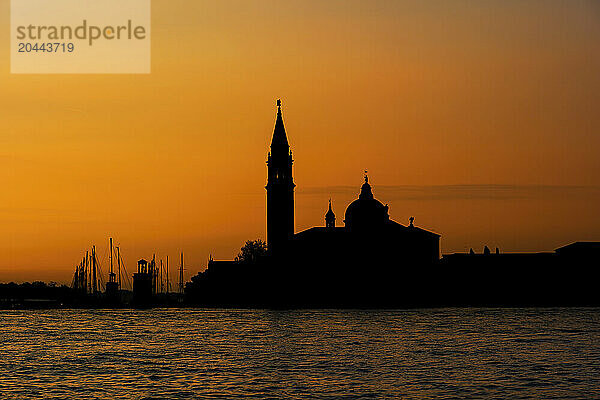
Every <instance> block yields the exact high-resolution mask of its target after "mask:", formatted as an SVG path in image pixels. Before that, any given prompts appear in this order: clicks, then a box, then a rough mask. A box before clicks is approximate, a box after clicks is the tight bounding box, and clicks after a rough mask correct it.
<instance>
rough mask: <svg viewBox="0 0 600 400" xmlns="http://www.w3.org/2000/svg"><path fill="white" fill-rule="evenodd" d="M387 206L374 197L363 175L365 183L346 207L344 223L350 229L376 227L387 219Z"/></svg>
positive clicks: (366, 178)
mask: <svg viewBox="0 0 600 400" xmlns="http://www.w3.org/2000/svg"><path fill="white" fill-rule="evenodd" d="M389 218H390V217H389V214H388V206H385V205H383V204H382V203H381V202H380V201H379V200H377V199H375V197H374V196H373V192H372V191H371V185H369V178H368V177H367V176H366V175H365V183H364V184H363V185H362V187H361V189H360V196H359V197H358V199H357V200H354V201H353V202H352V203H350V205H349V206H348V208H347V209H346V214H345V216H344V224H345V225H346V227H347V228H349V229H351V230H360V229H369V228H372V227H378V226H381V225H383V224H385V223H386V222H387V221H389Z"/></svg>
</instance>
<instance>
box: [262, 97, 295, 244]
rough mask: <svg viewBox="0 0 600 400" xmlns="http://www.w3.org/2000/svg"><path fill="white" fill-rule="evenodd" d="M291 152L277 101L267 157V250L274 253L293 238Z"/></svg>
mask: <svg viewBox="0 0 600 400" xmlns="http://www.w3.org/2000/svg"><path fill="white" fill-rule="evenodd" d="M292 163H293V160H292V152H291V150H290V145H289V144H288V140H287V135H286V133H285V127H284V126H283V117H282V115H281V100H277V119H276V121H275V129H274V131H273V139H272V140H271V151H270V152H269V156H268V158H267V186H266V187H265V188H266V189H267V248H268V249H269V251H270V252H277V251H278V249H280V248H281V247H282V244H283V245H285V242H286V241H287V240H288V239H289V238H291V237H292V236H293V235H294V187H295V186H296V185H295V184H294V179H293V177H292Z"/></svg>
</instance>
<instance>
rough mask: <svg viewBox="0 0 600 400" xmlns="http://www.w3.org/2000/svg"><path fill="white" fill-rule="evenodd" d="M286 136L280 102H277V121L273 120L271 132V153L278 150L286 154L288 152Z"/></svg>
mask: <svg viewBox="0 0 600 400" xmlns="http://www.w3.org/2000/svg"><path fill="white" fill-rule="evenodd" d="M289 147H290V145H289V143H288V140H287V134H286V133H285V126H284V125H283V115H282V113H281V100H279V99H278V100H277V119H276V120H275V129H274V130H273V139H272V140H271V152H272V153H275V152H277V150H278V149H282V150H285V153H286V154H287V152H288V150H289Z"/></svg>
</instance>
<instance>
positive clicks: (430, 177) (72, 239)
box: [0, 0, 600, 282]
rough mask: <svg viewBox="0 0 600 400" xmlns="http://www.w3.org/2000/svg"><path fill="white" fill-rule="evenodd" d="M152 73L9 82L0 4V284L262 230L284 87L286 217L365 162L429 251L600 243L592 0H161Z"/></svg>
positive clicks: (212, 249) (195, 262)
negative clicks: (291, 190) (288, 171)
mask: <svg viewBox="0 0 600 400" xmlns="http://www.w3.org/2000/svg"><path fill="white" fill-rule="evenodd" d="M152 13H153V19H152V73H151V74H150V75H11V74H10V73H9V65H10V60H9V22H10V17H9V1H8V0H0V54H3V55H4V56H3V57H0V179H1V182H2V193H1V194H0V281H9V280H33V279H42V280H50V279H53V280H57V281H61V282H67V281H70V279H71V274H72V270H73V267H74V265H75V264H76V263H77V262H78V261H79V259H80V257H81V255H82V254H83V252H84V251H85V249H86V248H88V247H89V246H91V245H92V244H96V245H97V246H98V248H99V254H100V255H101V256H102V254H104V253H105V251H106V250H105V249H106V247H107V244H108V237H109V235H112V236H113V237H114V238H115V241H116V242H118V243H120V245H121V248H122V251H123V255H124V257H125V261H126V262H127V267H128V268H129V270H130V271H132V270H133V268H134V261H135V260H136V259H138V258H141V257H146V258H148V257H151V254H152V253H153V252H156V254H157V256H158V257H164V255H166V254H168V255H169V256H170V258H171V260H175V259H176V257H177V254H178V252H179V251H180V249H183V250H184V251H185V253H186V260H187V263H188V266H189V270H188V272H187V274H186V275H187V277H189V275H191V274H195V273H196V272H197V271H198V270H200V269H203V268H204V267H205V265H206V260H207V259H208V256H209V254H213V256H214V257H215V258H232V257H233V256H234V255H235V254H236V252H237V249H238V248H239V247H240V245H241V244H242V243H243V241H244V240H246V239H251V238H258V237H260V238H263V239H264V238H265V192H264V185H265V182H266V165H265V160H266V154H267V151H268V145H269V141H270V135H271V133H272V130H273V124H274V121H275V111H276V108H275V100H276V99H277V98H281V99H282V102H283V112H284V121H285V125H286V129H287V132H288V137H289V140H290V143H291V146H292V150H293V152H294V158H295V160H296V162H295V164H294V165H295V169H294V175H295V181H296V184H297V189H298V190H297V193H296V229H297V230H301V229H305V228H307V227H310V226H313V225H322V224H323V216H324V213H325V211H326V207H327V199H328V198H329V197H330V196H331V197H332V198H333V204H334V211H335V212H336V214H337V216H338V222H339V223H341V220H342V219H343V212H344V209H345V206H346V205H347V204H348V203H349V202H350V201H351V200H352V199H353V198H356V197H357V196H358V192H359V188H360V185H361V183H362V171H363V170H364V169H365V168H366V169H368V170H369V175H370V181H371V183H372V185H373V190H374V194H375V196H376V197H377V198H378V199H380V200H381V201H382V202H384V203H389V205H390V214H391V217H392V218H393V219H395V220H397V221H399V222H401V223H406V222H407V220H408V217H410V216H411V215H414V216H415V217H416V220H415V223H416V224H417V225H419V226H421V227H424V228H428V229H431V230H433V231H436V232H438V233H441V234H442V242H441V246H442V252H444V253H446V252H454V251H466V250H468V249H469V247H473V248H475V249H476V250H478V251H480V250H481V248H482V247H483V245H484V244H487V245H489V246H490V247H492V248H494V247H496V246H497V247H500V249H501V250H505V251H523V250H529V251H536V250H551V249H553V248H555V247H557V246H559V245H562V244H565V243H567V242H570V241H574V240H600V208H599V207H598V204H599V201H600V173H599V172H600V158H599V157H598V154H599V150H600V110H599V107H600V106H599V104H600V73H599V72H598V71H600V5H599V3H598V2H595V1H575V0H574V1H569V2H564V1H550V0H546V1H489V0H488V1H483V0H482V1H477V2H466V1H465V2H463V1H451V2H448V1H429V2H422V1H408V2H404V1H383V0H382V1H348V0H346V1H329V0H328V1H308V0H302V1H266V0H264V1H263V0H261V1H246V0H244V1H242V0H240V1H227V0H220V1H211V2H209V1H199V0H198V1H196V0H186V1H184V0H168V1H167V0H154V1H153V3H152Z"/></svg>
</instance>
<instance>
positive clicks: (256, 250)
mask: <svg viewBox="0 0 600 400" xmlns="http://www.w3.org/2000/svg"><path fill="white" fill-rule="evenodd" d="M266 254H267V244H266V243H265V242H263V241H262V240H260V239H256V240H247V241H246V243H245V244H244V246H242V248H241V249H240V252H239V254H238V255H237V257H236V258H235V260H236V261H239V262H243V263H255V262H256V261H257V260H258V259H259V258H260V257H262V256H265V255H266Z"/></svg>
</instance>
